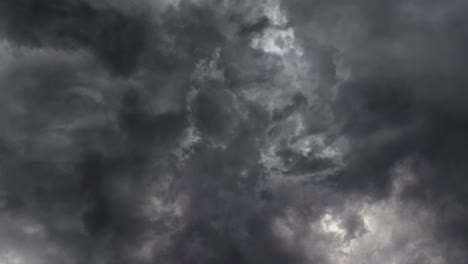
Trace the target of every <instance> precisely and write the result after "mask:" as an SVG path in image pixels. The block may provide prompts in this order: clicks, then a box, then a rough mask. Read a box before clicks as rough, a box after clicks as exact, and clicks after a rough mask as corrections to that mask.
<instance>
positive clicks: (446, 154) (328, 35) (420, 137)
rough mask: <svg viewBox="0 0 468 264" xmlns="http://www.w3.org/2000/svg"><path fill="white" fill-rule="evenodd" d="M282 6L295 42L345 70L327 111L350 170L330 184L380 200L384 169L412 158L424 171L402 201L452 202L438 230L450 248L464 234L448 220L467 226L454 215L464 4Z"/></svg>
mask: <svg viewBox="0 0 468 264" xmlns="http://www.w3.org/2000/svg"><path fill="white" fill-rule="evenodd" d="M283 6H285V7H286V9H287V10H288V12H289V16H290V18H291V21H290V22H291V23H292V24H293V25H294V26H295V28H296V29H297V30H296V33H297V36H298V38H300V39H302V41H303V42H305V43H307V44H306V45H310V44H309V43H315V44H314V45H318V46H319V47H320V46H325V47H326V46H331V47H333V48H334V49H335V52H334V55H333V56H334V60H335V64H336V65H337V67H338V68H339V67H341V68H343V69H345V70H348V76H347V77H344V79H342V80H337V81H336V82H337V83H338V87H339V88H338V89H339V90H338V99H337V101H336V102H335V103H334V107H333V108H334V112H335V117H336V123H337V124H340V126H341V128H340V130H341V133H344V134H345V135H346V136H347V137H348V138H349V139H350V142H351V145H352V150H351V151H350V152H349V157H348V164H349V166H348V167H347V168H346V169H344V170H343V171H342V172H341V173H339V174H338V175H336V176H335V177H333V180H332V181H334V183H336V184H337V186H338V188H345V189H348V188H351V189H352V190H355V191H357V192H361V193H368V192H369V191H370V192H371V193H374V194H377V196H378V197H380V198H382V197H386V196H387V195H389V193H390V191H391V188H392V185H391V184H392V181H393V176H392V173H391V168H392V167H393V166H395V164H397V162H399V161H401V160H402V159H405V158H407V157H417V158H418V159H421V160H422V164H424V166H421V165H412V166H413V167H414V168H413V169H415V170H416V171H418V178H417V183H416V184H414V185H412V186H411V187H408V190H406V191H405V193H404V197H405V198H404V199H417V200H418V201H422V203H423V204H424V206H425V207H428V208H431V207H433V204H434V203H435V201H439V200H440V199H446V198H447V196H450V197H451V198H450V201H451V202H450V203H454V204H457V205H459V206H460V207H461V208H463V209H461V212H459V213H458V214H454V215H451V217H449V218H451V220H447V222H444V223H443V224H442V226H441V227H440V228H441V229H440V232H441V234H442V236H443V237H445V239H448V240H449V241H453V242H454V244H456V242H455V241H457V240H458V239H462V240H464V239H463V238H461V236H458V235H457V234H455V233H456V232H454V230H458V232H462V231H461V230H465V229H466V225H461V224H459V225H455V224H454V222H452V221H455V222H458V221H460V222H458V223H461V222H466V214H465V213H462V212H463V211H465V210H466V208H467V203H468V200H467V199H466V198H467V196H466V194H467V190H468V189H467V183H468V182H467V181H466V179H465V176H464V175H465V174H466V173H467V168H466V166H465V164H466V162H465V161H464V157H466V155H467V154H468V153H467V152H466V149H467V148H466V132H467V131H466V124H467V121H468V119H467V118H466V117H467V113H468V112H467V111H466V110H467V108H466V103H465V97H466V96H465V95H466V91H467V81H468V78H467V76H468V75H467V72H466V61H465V59H466V51H465V48H464V46H466V42H467V40H468V31H467V28H468V20H467V19H466V15H465V14H466V11H467V10H468V6H467V5H466V3H464V2H463V1H446V2H443V3H442V2H438V1H283ZM322 68H324V67H322ZM338 68H337V69H336V72H337V73H338V71H339V69H338ZM337 76H338V74H337ZM443 197H445V198H443ZM435 210H436V211H437V212H439V213H441V214H442V212H443V211H444V209H442V208H440V207H437V206H436V209H435ZM455 215H456V216H455ZM452 217H453V218H452ZM455 219H457V220H455ZM455 226H456V227H455Z"/></svg>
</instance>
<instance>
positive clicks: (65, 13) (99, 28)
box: [1, 0, 146, 73]
mask: <svg viewBox="0 0 468 264" xmlns="http://www.w3.org/2000/svg"><path fill="white" fill-rule="evenodd" d="M1 10H2V11H1V12H2V22H3V23H4V24H5V26H4V27H5V31H6V36H7V37H8V38H9V39H10V40H14V41H15V42H17V43H19V44H20V45H27V46H36V47H47V46H49V47H50V46H52V47H57V48H59V49H74V48H80V47H84V48H86V49H90V50H91V51H92V52H94V53H95V54H96V56H97V57H99V58H100V59H101V60H102V61H103V63H104V64H105V65H106V66H108V67H109V68H110V69H111V70H112V71H115V72H117V73H130V72H132V71H134V70H135V67H136V66H137V62H138V59H139V55H140V53H141V50H142V49H144V44H145V33H146V28H145V26H146V22H145V18H144V17H141V16H138V17H137V16H135V17H132V16H129V15H125V14H122V13H120V12H119V11H117V10H112V9H97V8H95V7H93V6H91V5H90V4H89V3H88V2H85V1H75V0H66V1H55V0H53V1H47V2H39V1H30V0H20V1H3V2H2V4H1Z"/></svg>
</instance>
